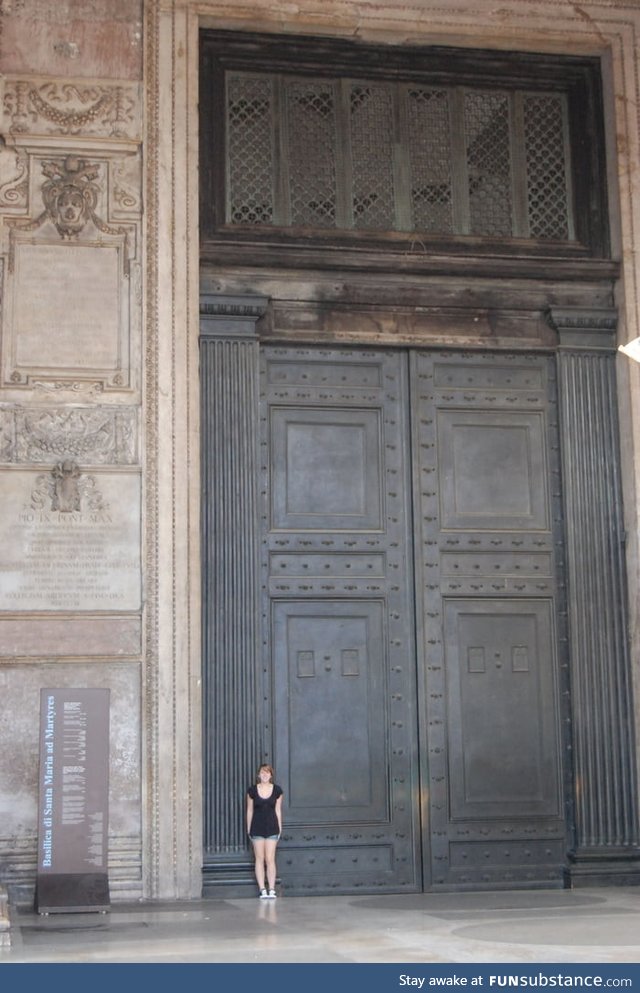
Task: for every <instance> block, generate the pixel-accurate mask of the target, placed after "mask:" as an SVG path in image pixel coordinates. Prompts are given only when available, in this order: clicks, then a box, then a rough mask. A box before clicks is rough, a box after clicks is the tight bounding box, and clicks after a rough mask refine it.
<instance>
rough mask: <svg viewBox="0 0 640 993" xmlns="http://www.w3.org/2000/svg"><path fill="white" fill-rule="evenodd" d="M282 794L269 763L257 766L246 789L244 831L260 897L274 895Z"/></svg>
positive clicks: (269, 897)
mask: <svg viewBox="0 0 640 993" xmlns="http://www.w3.org/2000/svg"><path fill="white" fill-rule="evenodd" d="M282 796H283V793H282V789H281V788H280V787H279V786H278V785H277V783H274V781H273V768H272V766H270V765H261V766H260V768H259V769H258V776H257V782H256V785H255V786H250V787H249V789H248V790H247V832H248V834H249V837H250V839H251V843H252V845H253V854H254V857H255V874H256V882H257V883H258V889H259V890H260V899H261V900H275V898H276V846H277V844H278V841H279V840H280V835H281V834H282ZM265 870H266V882H267V887H268V889H267V887H265Z"/></svg>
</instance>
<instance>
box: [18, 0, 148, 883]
mask: <svg viewBox="0 0 640 993" xmlns="http://www.w3.org/2000/svg"><path fill="white" fill-rule="evenodd" d="M106 11H108V13H105V12H106ZM1 15H2V16H1V19H0V28H1V33H0V45H1V50H0V69H1V71H2V108H1V109H2V124H1V127H0V133H1V134H2V138H3V141H2V144H1V145H0V215H1V222H2V223H1V228H0V256H1V258H0V276H1V285H2V326H1V335H0V369H1V372H0V506H1V513H0V532H1V534H0V687H1V692H2V709H1V710H0V737H1V739H2V741H3V748H2V751H1V757H0V823H1V824H2V828H1V830H0V872H1V873H2V877H3V878H4V879H5V880H6V881H7V882H8V883H10V884H19V883H23V882H29V883H30V882H32V880H33V873H34V868H35V856H36V811H37V764H38V758H37V756H38V711H39V703H38V701H39V691H40V689H41V688H42V687H65V686H74V687H85V686H86V687H108V688H109V689H110V690H111V700H112V710H111V742H110V755H111V777H110V778H111V808H110V814H111V816H110V867H111V885H112V890H113V891H114V894H116V895H117V894H119V895H121V896H124V895H126V896H129V897H130V896H137V895H140V894H141V892H142V883H141V833H142V830H141V754H140V741H141V727H140V714H141V658H142V650H143V640H142V560H141V534H142V530H141V520H142V517H141V467H142V448H141V439H140V405H141V362H140V356H141V328H142V284H141V271H142V245H141V234H142V228H141V220H142V151H141V149H142V125H143V119H142V9H141V4H140V3H139V2H137V0H116V2H114V3H110V4H101V5H96V4H95V3H91V2H83V0H80V2H78V0H72V2H60V3H56V4H51V3H47V2H43V0H21V2H16V3H10V2H5V3H4V4H3V6H2V8H1Z"/></svg>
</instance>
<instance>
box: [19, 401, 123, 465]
mask: <svg viewBox="0 0 640 993" xmlns="http://www.w3.org/2000/svg"><path fill="white" fill-rule="evenodd" d="M136 417H137V412H136V410H134V409H133V408H129V407H127V408H122V407H117V408H114V407H72V408H63V409H50V410H25V409H22V408H4V409H0V459H2V461H3V462H8V463H10V464H19V465H25V464H33V463H43V462H48V463H50V462H51V460H52V458H58V459H62V460H68V459H77V460H81V461H82V462H84V463H89V464H92V465H134V464H135V463H136V461H137V428H136Z"/></svg>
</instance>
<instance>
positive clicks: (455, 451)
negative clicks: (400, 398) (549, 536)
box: [438, 410, 549, 529]
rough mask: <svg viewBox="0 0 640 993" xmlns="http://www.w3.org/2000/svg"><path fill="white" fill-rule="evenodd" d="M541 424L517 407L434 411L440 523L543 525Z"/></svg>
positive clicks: (536, 416) (458, 525)
mask: <svg viewBox="0 0 640 993" xmlns="http://www.w3.org/2000/svg"><path fill="white" fill-rule="evenodd" d="M543 427H544V424H543V421H542V418H541V416H540V415H539V414H527V413H525V412H522V411H515V410H514V411H513V414H512V416H510V417H508V418H505V416H504V414H497V413H493V412H492V411H491V412H488V411H480V410H463V411H458V410H444V411H440V412H439V414H438V459H439V463H440V467H441V488H440V500H441V505H440V513H441V519H442V526H443V527H445V528H470V527H474V528H483V529H487V528H490V529H491V528H496V527H497V528H500V529H503V528H527V529H544V528H547V527H548V523H549V522H548V504H547V498H546V492H547V486H546V479H545V474H544V464H545V451H544V437H543V433H542V432H543ZM505 483H508V485H505Z"/></svg>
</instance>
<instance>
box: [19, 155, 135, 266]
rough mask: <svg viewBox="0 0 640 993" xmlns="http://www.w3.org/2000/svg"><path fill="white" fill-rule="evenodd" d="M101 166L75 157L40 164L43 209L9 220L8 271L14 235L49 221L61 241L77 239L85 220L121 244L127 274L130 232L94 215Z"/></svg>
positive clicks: (98, 191) (36, 227)
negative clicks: (42, 177)
mask: <svg viewBox="0 0 640 993" xmlns="http://www.w3.org/2000/svg"><path fill="white" fill-rule="evenodd" d="M101 168H102V166H101V165H100V164H99V163H96V162H89V161H87V160H86V159H81V158H79V156H77V155H67V156H66V158H64V159H62V160H60V159H57V160H55V159H49V160H44V161H43V162H42V172H43V174H44V175H45V176H46V180H45V182H44V183H43V184H42V188H41V194H42V201H43V204H44V210H43V211H42V213H41V214H39V215H38V216H37V217H35V218H34V219H33V220H31V221H28V220H23V219H13V218H12V219H10V220H9V221H8V222H7V223H8V227H9V228H10V240H11V247H10V252H9V271H10V272H13V271H14V268H15V244H14V240H15V233H16V232H18V231H20V232H26V231H36V230H37V229H38V228H40V227H42V225H43V224H45V222H46V221H51V222H52V223H53V224H54V226H55V228H56V230H57V232H58V234H59V235H60V237H61V238H62V239H63V240H65V241H71V240H77V239H78V236H79V235H80V233H81V232H82V231H83V229H84V228H85V226H86V225H87V223H88V222H89V221H91V222H92V223H93V224H94V226H95V227H96V228H97V230H98V231H101V232H102V233H103V234H108V235H115V236H116V237H118V238H120V239H122V240H123V241H124V245H125V248H126V249H127V250H126V251H125V262H126V266H125V267H126V269H127V271H128V263H129V258H128V256H129V251H128V249H129V247H130V245H129V242H130V240H131V234H132V231H131V230H130V229H129V228H130V226H129V227H114V226H113V225H111V224H108V223H107V221H104V220H103V219H102V218H101V217H99V215H98V213H97V209H96V208H97V205H98V199H99V197H100V193H101V187H100V185H99V184H98V183H97V182H96V180H97V179H98V176H99V175H100V170H101Z"/></svg>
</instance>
